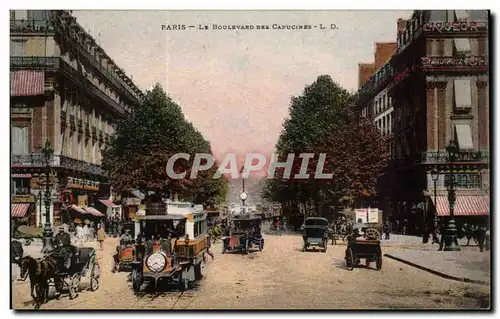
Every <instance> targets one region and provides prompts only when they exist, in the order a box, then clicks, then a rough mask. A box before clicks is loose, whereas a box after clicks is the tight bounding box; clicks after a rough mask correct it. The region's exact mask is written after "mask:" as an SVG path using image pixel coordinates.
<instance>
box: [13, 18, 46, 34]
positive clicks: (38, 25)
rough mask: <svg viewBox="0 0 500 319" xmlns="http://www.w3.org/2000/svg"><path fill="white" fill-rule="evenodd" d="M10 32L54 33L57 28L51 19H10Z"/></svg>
mask: <svg viewBox="0 0 500 319" xmlns="http://www.w3.org/2000/svg"><path fill="white" fill-rule="evenodd" d="M10 32H22V33H45V32H46V33H54V32H55V28H54V25H53V24H52V21H50V20H34V19H27V20H10Z"/></svg>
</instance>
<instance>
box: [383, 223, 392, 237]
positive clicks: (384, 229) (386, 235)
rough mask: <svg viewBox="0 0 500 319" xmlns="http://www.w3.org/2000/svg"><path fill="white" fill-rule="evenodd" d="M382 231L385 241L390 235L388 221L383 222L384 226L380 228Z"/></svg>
mask: <svg viewBox="0 0 500 319" xmlns="http://www.w3.org/2000/svg"><path fill="white" fill-rule="evenodd" d="M382 231H383V232H384V234H385V239H386V240H389V238H390V234H391V224H390V223H389V221H388V220H386V221H385V223H384V226H382Z"/></svg>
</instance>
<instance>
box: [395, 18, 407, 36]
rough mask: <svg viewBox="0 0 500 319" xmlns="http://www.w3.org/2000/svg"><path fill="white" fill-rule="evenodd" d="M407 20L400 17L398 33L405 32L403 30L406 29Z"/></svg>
mask: <svg viewBox="0 0 500 319" xmlns="http://www.w3.org/2000/svg"><path fill="white" fill-rule="evenodd" d="M406 22H407V20H404V19H401V18H399V19H398V33H397V34H398V35H399V34H401V33H403V31H404V30H405V28H406Z"/></svg>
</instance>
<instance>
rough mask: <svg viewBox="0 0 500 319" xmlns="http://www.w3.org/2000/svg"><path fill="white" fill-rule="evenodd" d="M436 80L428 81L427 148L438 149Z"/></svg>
mask: <svg viewBox="0 0 500 319" xmlns="http://www.w3.org/2000/svg"><path fill="white" fill-rule="evenodd" d="M435 88H436V82H429V81H428V82H427V83H426V95H427V150H429V151H436V146H437V143H436V141H437V116H436V103H435V100H434V91H435Z"/></svg>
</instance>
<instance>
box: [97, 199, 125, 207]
mask: <svg viewBox="0 0 500 319" xmlns="http://www.w3.org/2000/svg"><path fill="white" fill-rule="evenodd" d="M99 201H100V202H101V203H103V204H104V205H106V207H117V206H120V205H116V204H115V203H113V202H112V201H110V200H109V199H100V200H99Z"/></svg>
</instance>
